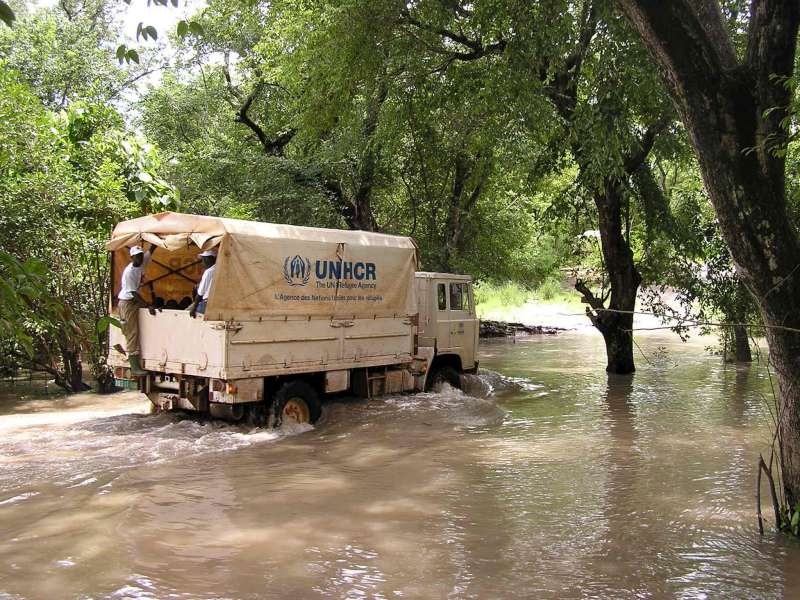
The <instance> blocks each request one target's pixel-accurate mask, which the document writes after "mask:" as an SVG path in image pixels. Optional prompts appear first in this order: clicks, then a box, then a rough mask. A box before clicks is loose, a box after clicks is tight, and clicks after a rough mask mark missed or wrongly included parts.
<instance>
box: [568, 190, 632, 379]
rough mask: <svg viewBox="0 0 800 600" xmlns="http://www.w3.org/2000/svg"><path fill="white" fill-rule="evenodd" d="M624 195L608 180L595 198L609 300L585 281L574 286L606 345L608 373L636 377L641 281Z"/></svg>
mask: <svg viewBox="0 0 800 600" xmlns="http://www.w3.org/2000/svg"><path fill="white" fill-rule="evenodd" d="M622 201H623V192H622V189H621V187H620V185H619V183H618V182H617V181H616V180H615V179H613V178H607V179H606V180H605V183H604V187H603V190H602V191H598V192H596V193H595V195H594V202H595V205H596V206H597V217H598V224H599V227H600V233H601V235H600V244H601V248H602V252H603V262H604V266H605V269H606V272H607V273H608V279H609V289H610V298H609V304H608V307H606V306H605V298H597V297H596V296H594V294H592V292H591V291H590V290H589V289H588V287H587V286H586V285H585V284H584V282H583V281H578V282H576V284H575V289H576V290H578V291H579V292H580V293H581V294H582V295H583V297H584V298H585V299H586V301H587V302H588V304H589V307H590V308H587V309H586V313H587V315H588V317H589V319H590V320H591V321H592V324H593V325H594V326H595V327H596V328H597V329H598V331H600V333H601V334H602V335H603V339H604V340H605V343H606V355H607V360H608V363H607V366H606V371H608V372H609V373H616V374H619V375H625V374H628V373H633V372H634V371H635V370H636V367H635V365H634V362H633V334H632V330H633V311H634V310H635V309H636V296H637V294H638V293H639V285H640V284H641V282H642V277H641V275H639V271H638V270H637V269H636V264H635V263H634V261H633V251H632V250H631V247H630V245H629V244H628V240H627V239H625V236H624V234H623V231H622V223H623V218H622Z"/></svg>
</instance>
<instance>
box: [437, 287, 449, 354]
mask: <svg viewBox="0 0 800 600" xmlns="http://www.w3.org/2000/svg"><path fill="white" fill-rule="evenodd" d="M435 293H436V298H435V306H436V345H437V347H438V348H439V351H440V352H441V351H442V350H446V349H449V348H450V311H449V310H448V307H447V298H448V295H449V291H448V289H447V284H446V283H444V282H442V281H437V282H436V291H435Z"/></svg>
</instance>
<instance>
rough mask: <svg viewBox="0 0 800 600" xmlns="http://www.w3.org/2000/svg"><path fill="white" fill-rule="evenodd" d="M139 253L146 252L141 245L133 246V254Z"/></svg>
mask: <svg viewBox="0 0 800 600" xmlns="http://www.w3.org/2000/svg"><path fill="white" fill-rule="evenodd" d="M137 254H144V250H142V247H141V246H134V247H133V248H131V256H136V255H137Z"/></svg>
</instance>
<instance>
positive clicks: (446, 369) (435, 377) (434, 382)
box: [425, 365, 461, 391]
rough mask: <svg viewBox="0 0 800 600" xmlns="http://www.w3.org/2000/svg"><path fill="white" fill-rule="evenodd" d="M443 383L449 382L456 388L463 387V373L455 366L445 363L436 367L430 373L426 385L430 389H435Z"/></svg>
mask: <svg viewBox="0 0 800 600" xmlns="http://www.w3.org/2000/svg"><path fill="white" fill-rule="evenodd" d="M443 383H449V384H450V385H451V386H453V387H454V388H456V389H459V390H460V389H461V374H460V373H459V372H458V370H457V369H456V368H455V367H451V366H448V365H445V366H443V367H437V368H434V369H433V371H432V372H431V373H430V374H429V375H428V381H427V385H426V386H425V387H426V389H427V390H428V391H432V390H435V389H436V388H438V387H441V385H442V384H443Z"/></svg>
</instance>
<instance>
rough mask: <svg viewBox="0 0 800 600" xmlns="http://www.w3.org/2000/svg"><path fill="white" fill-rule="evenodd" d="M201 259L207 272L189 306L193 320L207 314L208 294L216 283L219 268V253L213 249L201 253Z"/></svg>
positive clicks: (204, 273)
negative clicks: (215, 273)
mask: <svg viewBox="0 0 800 600" xmlns="http://www.w3.org/2000/svg"><path fill="white" fill-rule="evenodd" d="M200 259H201V260H202V261H203V266H204V267H205V268H206V270H205V271H203V277H202V278H201V279H200V285H198V286H197V292H196V293H195V295H194V300H193V301H192V304H191V306H189V316H190V317H192V318H193V319H194V318H195V317H196V316H197V315H198V314H201V315H202V314H205V312H206V301H207V300H208V294H209V293H210V292H211V284H212V283H214V271H215V269H216V267H217V251H216V250H214V249H213V248H212V249H211V250H203V251H202V252H201V253H200Z"/></svg>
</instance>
